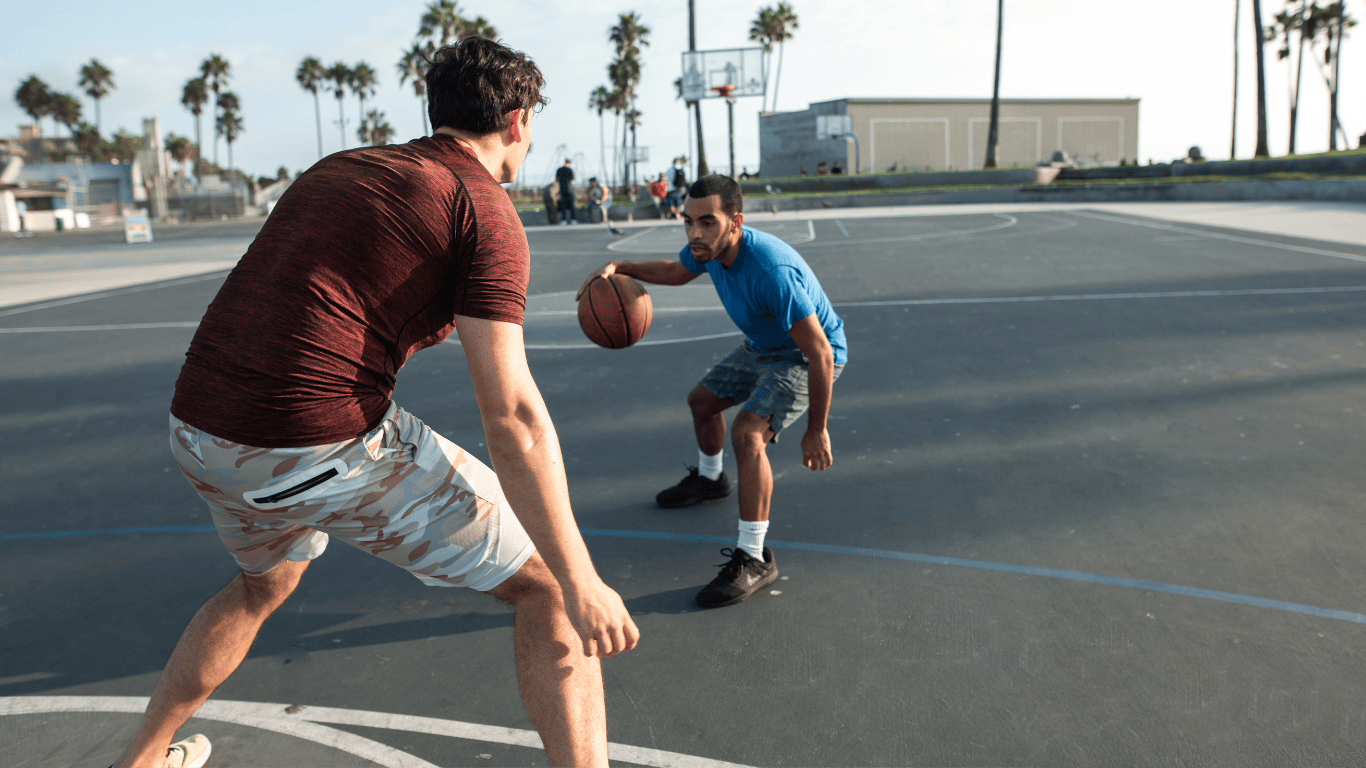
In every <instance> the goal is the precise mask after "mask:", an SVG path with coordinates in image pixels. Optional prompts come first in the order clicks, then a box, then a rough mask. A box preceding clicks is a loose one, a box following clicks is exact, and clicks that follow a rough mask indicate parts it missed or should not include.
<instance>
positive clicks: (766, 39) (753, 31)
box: [749, 8, 782, 111]
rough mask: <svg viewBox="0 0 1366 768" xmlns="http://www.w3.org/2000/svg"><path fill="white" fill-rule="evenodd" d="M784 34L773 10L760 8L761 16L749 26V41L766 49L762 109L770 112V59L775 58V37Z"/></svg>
mask: <svg viewBox="0 0 1366 768" xmlns="http://www.w3.org/2000/svg"><path fill="white" fill-rule="evenodd" d="M779 34H782V24H781V23H779V22H778V14H777V12H776V11H775V10H774V9H772V8H760V9H759V15H758V17H756V18H755V19H754V21H753V22H751V23H750V25H749V39H750V40H751V41H752V42H756V43H758V44H759V45H762V46H763V47H764V72H763V76H764V95H763V99H762V101H763V105H762V109H763V110H764V111H767V110H768V76H769V69H768V63H769V59H770V58H771V57H772V56H773V46H774V44H775V43H774V37H775V36H777V35H779Z"/></svg>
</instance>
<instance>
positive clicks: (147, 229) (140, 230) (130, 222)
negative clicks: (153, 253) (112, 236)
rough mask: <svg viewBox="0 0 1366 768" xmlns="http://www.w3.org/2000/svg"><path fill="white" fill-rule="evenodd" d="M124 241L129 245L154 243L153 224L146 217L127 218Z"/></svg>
mask: <svg viewBox="0 0 1366 768" xmlns="http://www.w3.org/2000/svg"><path fill="white" fill-rule="evenodd" d="M123 240H124V242H127V243H150V242H152V222H151V220H149V219H148V218H147V217H146V216H125V217H124V219H123Z"/></svg>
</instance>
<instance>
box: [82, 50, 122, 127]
mask: <svg viewBox="0 0 1366 768" xmlns="http://www.w3.org/2000/svg"><path fill="white" fill-rule="evenodd" d="M81 87H82V88H84V89H85V95H86V96H89V97H90V98H92V99H94V100H95V128H96V130H98V129H99V127H100V99H103V98H104V97H105V96H108V95H109V92H110V91H111V90H113V89H114V88H115V87H116V86H115V85H114V73H113V72H111V71H110V70H109V68H108V67H106V66H104V65H103V64H101V63H100V60H99V59H91V60H90V63H89V64H86V65H85V66H83V67H81Z"/></svg>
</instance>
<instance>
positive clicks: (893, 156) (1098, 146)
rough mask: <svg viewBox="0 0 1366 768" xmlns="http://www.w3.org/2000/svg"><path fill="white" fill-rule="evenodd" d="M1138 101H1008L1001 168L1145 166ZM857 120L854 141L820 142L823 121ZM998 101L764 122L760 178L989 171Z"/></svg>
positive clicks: (926, 102)
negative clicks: (1063, 157)
mask: <svg viewBox="0 0 1366 768" xmlns="http://www.w3.org/2000/svg"><path fill="white" fill-rule="evenodd" d="M1138 107H1139V101H1138V99H1002V100H1001V113H1000V117H1001V120H1000V128H999V131H1000V134H999V136H998V147H999V149H998V155H997V164H998V166H999V167H1002V168H1009V167H1018V166H1032V165H1035V164H1037V163H1039V162H1041V161H1044V160H1047V159H1048V158H1049V157H1050V156H1051V155H1052V154H1053V152H1054V150H1057V149H1061V150H1063V151H1065V152H1067V153H1068V154H1069V155H1071V156H1072V157H1074V158H1076V159H1077V160H1078V161H1079V162H1081V163H1083V164H1089V165H1112V164H1118V163H1119V161H1120V160H1121V159H1123V160H1126V161H1128V162H1134V161H1135V160H1136V159H1137V157H1138ZM821 114H840V115H849V117H850V119H851V123H852V128H853V132H854V134H855V135H856V136H858V145H857V147H856V146H855V143H854V142H853V141H846V140H839V139H836V140H824V141H818V140H817V139H816V116H817V115H821ZM990 114H991V100H990V99H839V100H836V101H827V102H820V103H816V104H812V105H810V107H809V108H807V109H806V110H803V111H801V112H779V113H766V114H763V115H760V116H759V154H760V173H761V174H762V176H764V177H768V178H773V177H783V176H797V175H798V174H799V173H800V170H801V168H803V167H804V168H805V169H806V171H807V173H809V174H814V173H816V166H817V164H818V163H821V162H824V163H826V164H827V166H828V167H830V168H833V166H834V164H835V163H839V164H840V165H841V166H842V167H843V168H845V169H846V170H849V169H853V168H854V164H855V160H856V155H857V156H858V157H857V160H858V165H859V167H858V169H857V170H858V172H859V173H883V172H887V171H893V170H900V171H906V170H915V171H947V170H966V169H972V168H981V167H982V163H983V162H984V161H985V152H986V141H987V132H988V130H989V127H990V122H989V120H990Z"/></svg>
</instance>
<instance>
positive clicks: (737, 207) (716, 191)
mask: <svg viewBox="0 0 1366 768" xmlns="http://www.w3.org/2000/svg"><path fill="white" fill-rule="evenodd" d="M712 195H719V196H720V197H721V210H723V211H725V212H726V215H727V216H734V215H735V214H737V213H742V212H743V211H744V210H745V201H744V198H743V197H742V196H741V195H740V185H739V184H737V183H735V179H732V178H731V177H729V176H722V175H721V174H719V173H713V174H710V175H707V176H703V177H702V178H700V179H698V180H697V181H694V182H693V183H692V186H691V187H688V197H691V198H702V197H711V196H712Z"/></svg>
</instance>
